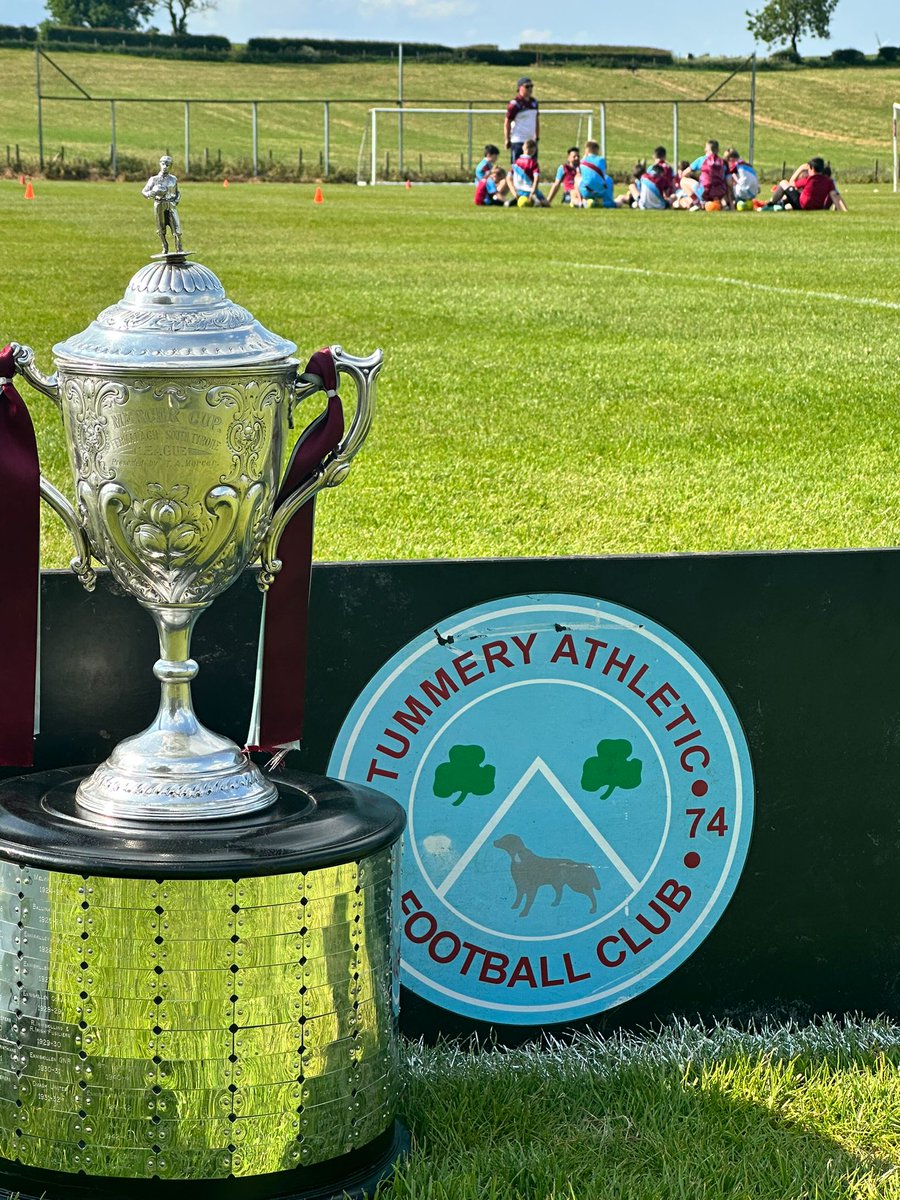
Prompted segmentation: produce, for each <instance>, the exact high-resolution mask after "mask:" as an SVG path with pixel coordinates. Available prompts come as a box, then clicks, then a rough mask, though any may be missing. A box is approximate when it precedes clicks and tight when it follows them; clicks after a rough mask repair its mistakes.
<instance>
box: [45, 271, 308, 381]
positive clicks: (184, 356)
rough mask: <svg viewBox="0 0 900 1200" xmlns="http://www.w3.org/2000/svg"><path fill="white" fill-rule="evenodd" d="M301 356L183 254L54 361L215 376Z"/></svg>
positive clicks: (137, 279) (60, 346) (134, 288)
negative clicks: (217, 371)
mask: <svg viewBox="0 0 900 1200" xmlns="http://www.w3.org/2000/svg"><path fill="white" fill-rule="evenodd" d="M296 349H297V347H296V345H295V344H294V342H289V341H287V340H286V339H285V338H282V337H279V336H278V334H275V333H272V332H271V331H270V330H268V329H266V328H265V326H263V325H261V324H260V323H259V321H257V320H255V319H254V317H253V316H252V315H251V313H249V312H248V311H247V309H246V308H242V307H241V306H240V305H239V304H235V303H234V301H233V300H229V299H228V297H227V296H226V295H225V289H224V288H223V287H222V284H221V283H220V282H219V280H218V279H217V278H216V276H215V275H214V274H213V272H212V271H210V270H209V268H208V267H204V266H202V265H201V264H200V263H194V262H188V261H187V254H186V253H185V252H183V251H176V252H173V253H167V254H164V255H160V256H159V259H158V260H156V261H153V262H149V263H148V264H147V265H146V266H145V267H141V269H140V270H139V271H138V272H137V274H136V275H135V276H134V277H133V278H132V280H131V282H130V283H129V284H128V287H127V288H126V289H125V295H124V296H123V297H122V299H121V300H120V301H119V302H118V304H113V305H111V306H110V307H109V308H105V309H104V310H103V312H101V313H100V315H99V316H98V317H97V319H96V320H94V321H92V322H91V323H90V325H88V327H87V329H85V330H83V332H81V333H77V334H75V335H74V336H73V337H70V338H68V339H67V340H66V341H64V342H59V343H57V345H55V346H54V347H53V353H54V355H55V357H56V359H57V361H63V362H64V363H66V364H70V365H73V366H84V365H86V364H88V363H89V364H90V365H91V366H93V367H98V366H99V367H114V368H118V367H135V368H139V369H141V370H146V369H147V368H148V367H154V366H159V367H162V368H165V369H166V370H171V369H173V368H174V369H176V370H179V369H189V370H198V369H199V370H208V369H209V368H211V367H240V366H255V365H258V364H262V363H275V362H279V361H283V360H284V359H287V358H290V356H291V355H292V354H293V353H294V352H295V351H296Z"/></svg>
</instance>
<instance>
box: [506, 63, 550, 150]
mask: <svg viewBox="0 0 900 1200" xmlns="http://www.w3.org/2000/svg"><path fill="white" fill-rule="evenodd" d="M517 86H518V91H517V92H516V94H515V96H513V98H512V100H510V102H509V104H508V105H507V106H506V117H505V118H504V120H503V142H504V145H505V146H506V148H507V150H509V154H510V158H509V161H510V162H512V163H514V162H515V161H516V159H517V158H520V157H521V156H522V153H523V149H524V146H525V143H526V142H534V144H535V145H537V144H538V142H539V141H540V140H541V120H540V116H539V114H538V102H537V100H535V98H534V84H533V83H532V82H531V80H530V79H529V78H528V76H527V75H523V76H522V78H521V79H520V80H519V82H518V85H517Z"/></svg>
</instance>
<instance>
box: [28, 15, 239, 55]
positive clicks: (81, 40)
mask: <svg viewBox="0 0 900 1200" xmlns="http://www.w3.org/2000/svg"><path fill="white" fill-rule="evenodd" d="M41 35H42V37H41V41H42V42H46V43H47V44H50V45H64V46H78V47H79V48H80V47H82V46H103V47H105V48H107V49H110V50H123V49H124V50H126V51H127V50H131V49H148V50H153V49H160V50H184V51H187V50H203V51H206V52H207V53H211V52H214V53H218V54H221V55H222V56H223V57H227V56H228V55H230V53H231V42H230V41H229V40H228V38H226V37H219V36H218V35H217V34H214V33H210V34H193V33H185V34H182V35H181V36H180V37H173V36H172V35H171V34H165V33H155V32H153V31H149V30H130V29H85V28H83V27H81V26H75V25H53V24H50V23H49V22H45V23H44V24H43V25H42V26H41Z"/></svg>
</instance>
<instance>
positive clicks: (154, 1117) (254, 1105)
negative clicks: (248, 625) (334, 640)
mask: <svg viewBox="0 0 900 1200" xmlns="http://www.w3.org/2000/svg"><path fill="white" fill-rule="evenodd" d="M170 165H171V160H170V159H169V158H168V156H164V157H163V158H162V159H161V160H160V171H159V173H158V174H157V175H156V176H154V177H153V178H152V179H150V180H149V181H148V183H147V186H146V187H145V188H144V195H145V196H147V197H149V198H152V199H153V202H154V208H155V212H156V221H157V232H158V234H159V237H160V240H161V242H162V245H163V253H162V254H159V255H156V256H155V258H154V259H153V260H152V261H150V262H149V263H147V265H146V266H143V267H141V268H140V270H138V271H137V273H136V274H135V275H134V277H133V278H132V279H131V282H130V283H129V284H128V286H127V288H126V290H125V295H124V297H123V298H122V300H120V301H119V302H118V303H116V304H113V305H111V306H110V307H108V308H106V309H104V310H103V312H101V313H100V315H99V316H98V317H97V318H96V320H94V321H92V322H91V323H90V325H88V327H87V328H86V329H85V330H84V331H83V332H81V333H78V334H75V335H74V336H72V337H69V338H68V339H67V340H65V341H63V342H61V343H59V344H58V345H56V346H55V347H54V357H55V360H56V371H55V373H54V374H52V375H46V374H44V373H43V372H41V371H40V370H38V368H37V367H36V366H35V362H34V354H33V352H32V351H31V350H30V349H29V348H27V347H25V346H21V345H18V344H16V343H13V344H12V345H10V346H8V347H7V348H6V349H5V350H4V351H2V353H0V390H2V403H0V434H2V438H0V456H2V459H3V462H2V467H3V470H2V472H0V474H2V477H3V483H2V484H0V503H2V504H4V505H5V507H6V508H7V512H6V521H5V525H6V527H7V528H6V530H5V533H4V534H3V535H0V536H2V539H3V545H2V547H0V549H2V551H3V553H4V555H5V557H6V559H7V561H6V562H5V566H6V567H8V570H6V572H5V576H4V589H5V592H6V595H5V600H6V602H7V610H8V611H15V612H17V613H21V614H23V617H22V620H23V629H20V631H19V633H20V636H19V637H18V638H16V639H14V640H15V645H14V646H13V647H11V650H10V657H9V660H8V663H7V667H8V671H7V674H6V678H7V679H10V680H12V681H13V682H12V685H11V686H10V687H9V688H8V689H7V694H6V695H4V697H3V702H2V706H0V764H2V765H5V766H10V765H13V766H15V765H21V766H26V767H27V766H30V765H31V764H32V758H31V754H32V734H33V728H34V726H33V719H34V696H35V690H36V689H35V678H36V676H35V659H36V654H35V640H36V631H37V617H36V613H37V583H36V581H37V578H38V575H37V551H38V514H37V510H38V505H39V497H40V496H43V498H44V499H46V500H47V501H48V502H49V503H50V504H51V506H52V507H53V508H54V509H55V510H56V512H57V513H59V515H60V516H61V517H62V518H63V520H64V522H65V524H66V526H67V528H68V530H69V533H70V534H71V536H72V539H73V541H74V545H75V556H74V558H73V560H72V566H73V569H74V570H75V571H76V573H77V574H78V575H79V577H80V578H81V581H82V582H83V583H84V584H85V586H86V587H88V588H92V587H94V586H95V585H96V584H97V582H98V577H97V576H96V575H95V572H94V569H93V566H92V559H96V560H97V561H98V562H100V563H101V564H103V565H104V566H105V567H106V568H107V569H108V574H107V575H104V576H101V577H100V580H101V582H100V586H104V587H106V586H111V585H112V584H113V583H114V584H115V585H118V587H119V588H121V589H124V591H125V592H127V593H129V594H130V595H131V596H133V597H134V598H135V599H136V600H137V602H138V603H139V604H140V605H141V606H142V607H143V608H145V609H146V610H147V612H148V613H149V614H150V616H151V617H152V619H153V620H154V622H155V624H156V627H157V632H158V635H159V645H160V653H159V658H158V660H157V662H156V664H155V666H154V668H153V671H154V674H155V675H156V678H157V679H158V681H159V685H160V704H159V711H158V713H157V716H156V718H155V720H154V721H153V722H152V723H151V725H150V726H149V727H148V728H147V729H145V730H144V731H143V732H142V733H135V734H134V735H133V736H131V737H129V738H126V739H125V741H123V742H121V743H120V744H119V745H118V746H116V747H115V749H114V750H113V751H112V753H111V754H110V755H109V757H108V758H107V760H106V762H104V763H101V764H99V765H98V766H96V767H94V768H93V769H88V770H87V771H85V770H82V769H71V768H63V769H57V770H53V771H41V772H38V773H36V774H30V775H24V776H20V777H18V778H14V779H8V780H6V782H4V783H2V784H0V978H2V990H0V1044H2V1053H0V1194H5V1193H11V1192H16V1193H19V1194H21V1196H22V1197H23V1200H24V1198H26V1197H38V1196H43V1197H46V1198H47V1200H57V1198H62V1197H69V1196H75V1195H78V1196H87V1195H90V1196H92V1197H93V1196H97V1197H109V1198H110V1200H112V1198H113V1197H116V1200H120V1198H121V1197H122V1196H124V1195H128V1196H129V1197H151V1196H152V1197H154V1200H155V1198H156V1197H158V1195H159V1194H160V1192H162V1191H164V1192H165V1195H166V1196H167V1197H170V1198H171V1197H179V1196H182V1195H183V1196H184V1197H185V1198H187V1197H188V1196H190V1197H191V1200H194V1197H195V1196H196V1194H197V1188H198V1186H201V1187H202V1186H203V1185H207V1190H208V1191H209V1194H214V1195H215V1196H216V1197H217V1200H227V1198H229V1197H234V1198H242V1200H249V1198H250V1197H253V1200H266V1198H267V1197H275V1196H277V1197H316V1198H320V1200H321V1198H324V1197H331V1196H343V1195H344V1194H345V1193H350V1194H351V1195H356V1196H363V1195H368V1194H370V1192H371V1190H372V1189H373V1188H374V1187H375V1186H377V1183H378V1181H379V1180H380V1179H382V1178H383V1177H384V1176H385V1175H386V1174H387V1173H389V1171H390V1170H391V1169H392V1165H393V1163H394V1162H395V1160H396V1158H397V1156H398V1155H399V1154H400V1153H402V1152H403V1150H404V1148H405V1145H406V1134H405V1130H404V1128H403V1126H402V1125H401V1123H400V1122H399V1121H398V1119H397V1111H396V1109H397V1095H398V1079H397V993H398V988H397V978H396V958H397V955H396V947H395V936H396V935H395V930H394V917H393V909H394V903H395V901H394V890H395V879H396V869H397V862H396V858H397V852H398V839H399V838H400V836H401V833H402V830H403V825H404V821H405V818H404V815H403V812H402V809H401V808H400V807H399V805H397V804H396V803H395V802H394V801H393V800H390V799H389V798H388V797H386V796H383V795H382V794H381V793H379V792H376V791H374V790H372V789H370V788H365V787H358V786H355V785H351V784H347V783H344V782H341V781H338V780H334V779H326V778H322V777H317V776H310V775H303V774H298V773H292V772H285V773H280V774H278V775H273V774H271V773H267V772H265V771H262V770H260V769H259V767H257V766H256V765H255V764H254V763H253V761H252V760H251V758H250V756H249V754H248V753H247V751H246V750H242V749H240V748H239V747H238V746H237V745H236V744H235V743H234V742H232V741H231V740H230V739H228V738H226V737H223V736H222V735H220V734H218V733H215V732H213V731H212V730H210V729H207V728H205V727H204V726H203V725H202V724H201V723H200V721H199V720H198V719H197V716H196V714H195V713H194V710H193V707H192V704H191V680H192V679H193V678H194V676H195V675H196V674H197V671H198V669H199V668H198V665H197V663H196V662H195V661H194V660H193V659H192V658H191V656H190V640H191V631H192V629H193V626H194V624H195V622H196V620H197V618H198V616H200V614H201V613H203V612H204V611H205V610H206V608H207V607H208V606H209V605H210V604H211V603H212V601H213V600H214V599H215V597H216V596H217V595H219V594H220V593H221V592H223V591H224V590H225V589H226V588H227V587H229V586H230V585H231V584H232V583H233V582H234V581H235V579H237V577H238V576H239V575H240V573H241V572H242V571H243V570H244V568H245V567H246V566H248V565H249V564H251V563H252V562H253V561H254V560H255V559H259V560H260V562H261V570H260V573H259V581H260V586H261V587H262V588H263V589H264V590H266V589H268V595H267V596H266V597H265V604H266V611H265V617H264V629H265V636H264V638H263V639H262V642H261V647H260V663H259V670H258V679H257V698H256V701H255V703H254V716H253V721H252V729H251V734H250V737H249V739H248V742H249V746H250V748H251V749H253V748H256V749H265V750H268V751H271V752H272V753H273V754H275V755H281V754H283V753H284V752H285V751H286V749H287V748H290V747H291V746H292V745H296V743H297V739H298V737H299V733H300V723H301V721H302V686H301V683H302V667H301V660H302V659H303V651H304V646H303V644H302V637H299V638H298V635H297V631H296V625H297V619H296V616H297V610H298V608H300V607H303V606H305V593H304V588H305V587H307V586H308V579H309V553H310V550H309V547H310V545H311V526H310V522H311V506H312V502H313V498H314V496H315V495H316V493H317V492H319V491H320V490H321V489H322V488H325V487H331V486H334V485H336V484H338V483H340V482H341V481H342V480H343V479H344V478H345V476H346V475H347V472H348V471H349V469H350V466H351V461H352V459H353V457H354V455H355V454H356V452H357V450H358V449H359V448H360V446H361V445H362V442H363V441H364V439H365V437H366V434H367V433H368V430H369V426H370V423H371V419H372V408H373V404H374V396H375V380H376V377H377V375H378V372H379V370H380V369H381V361H382V356H381V353H380V351H379V352H376V353H375V354H373V355H371V356H370V357H368V358H355V357H353V356H351V355H347V354H345V353H344V352H343V350H342V349H341V348H340V347H339V346H333V347H331V348H330V349H326V350H321V351H319V352H317V353H316V354H314V355H313V356H312V357H311V358H310V360H309V362H308V364H307V366H306V369H305V370H301V369H300V365H299V363H298V361H297V359H296V358H294V357H293V356H294V352H295V350H296V346H295V344H294V343H293V342H290V341H287V340H285V339H284V338H282V337H280V336H278V335H277V334H275V333H272V332H271V331H269V330H268V329H266V328H264V327H263V326H262V325H261V324H260V323H259V322H258V321H256V320H255V319H254V318H253V317H252V315H251V314H250V313H249V312H248V311H247V309H245V308H243V307H241V306H240V305H238V304H236V303H235V302H234V301H232V300H230V299H229V298H228V296H227V295H226V293H225V290H224V288H223V287H222V284H221V283H220V282H219V280H218V278H217V277H216V276H215V275H214V274H213V272H212V271H210V270H209V269H208V268H207V267H205V266H202V265H201V264H199V263H196V262H191V261H190V260H189V252H187V251H185V250H183V248H182V231H181V222H180V220H179V217H178V213H177V206H178V202H179V200H180V198H181V194H180V191H179V188H178V183H177V181H176V180H175V178H174V176H172V175H171V174H170V173H169V166H170ZM170 233H171V234H172V236H173V237H174V241H175V249H174V250H172V251H170V250H169V249H168V240H167V239H168V235H169V234H170ZM16 373H18V374H19V375H21V376H22V377H23V378H25V379H26V380H27V381H28V382H29V383H30V384H31V385H32V386H33V387H35V388H36V389H37V390H38V391H40V392H42V393H43V394H44V395H46V396H49V397H50V399H51V400H52V401H53V402H54V403H55V404H56V405H57V407H58V408H59V409H60V410H61V413H62V419H63V425H64V430H65V439H66V445H67V449H68V456H69V463H70V467H71V473H72V481H73V487H74V495H75V501H76V503H75V506H74V507H73V506H72V505H71V504H70V503H69V501H68V500H67V499H66V498H65V496H63V495H62V494H61V493H60V492H59V491H57V489H55V488H54V487H53V486H52V485H51V484H49V483H48V482H47V481H46V480H44V479H43V478H41V476H40V473H39V469H38V466H37V456H36V450H35V445H34V436H33V432H32V429H31V423H30V419H29V417H28V413H27V409H26V408H25V405H24V404H23V403H22V400H21V398H20V396H19V395H18V393H17V391H16V388H15V386H14V381H13V377H14V375H15V374H16ZM341 375H343V376H347V377H348V378H349V379H350V380H351V381H352V382H353V384H354V388H355V392H356V405H355V411H354V414H353V417H352V420H351V421H350V423H349V428H347V429H346V431H345V429H344V421H343V410H342V405H341V400H340V397H339V395H338V391H337V386H338V378H339V376H341ZM319 390H323V391H324V392H325V393H326V397H327V404H326V407H325V410H324V412H323V413H321V414H320V415H319V416H318V417H317V418H316V419H315V420H314V421H313V422H311V423H310V425H309V426H308V427H307V428H306V430H305V431H304V433H303V434H301V436H300V439H299V440H298V442H297V445H296V447H295V449H294V451H293V454H292V456H291V460H290V462H289V464H288V467H287V469H286V471H284V472H283V473H282V459H283V456H284V451H285V441H286V435H287V429H288V426H289V423H290V422H291V420H292V418H293V415H294V413H295V411H296V410H297V407H298V405H299V404H300V402H301V401H302V400H303V399H304V398H306V397H307V396H309V395H311V394H312V393H313V392H315V391H319ZM304 523H305V524H304ZM298 530H299V531H300V532H299V534H298V533H297V531H298ZM127 602H128V601H127V600H123V601H122V603H127ZM111 649H112V654H113V658H112V664H113V665H112V666H111V668H110V669H112V670H115V665H114V664H115V658H114V654H115V650H114V647H112V648H111ZM161 1179H165V1181H166V1182H165V1184H161V1183H160V1182H159V1180H161ZM4 1189H5V1193H4Z"/></svg>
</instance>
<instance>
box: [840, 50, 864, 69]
mask: <svg viewBox="0 0 900 1200" xmlns="http://www.w3.org/2000/svg"><path fill="white" fill-rule="evenodd" d="M831 58H832V60H833V61H834V62H836V63H841V64H842V65H843V66H851V67H859V66H862V64H863V63H864V62H865V61H866V56H865V55H864V54H863V52H862V50H832V52H831Z"/></svg>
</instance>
